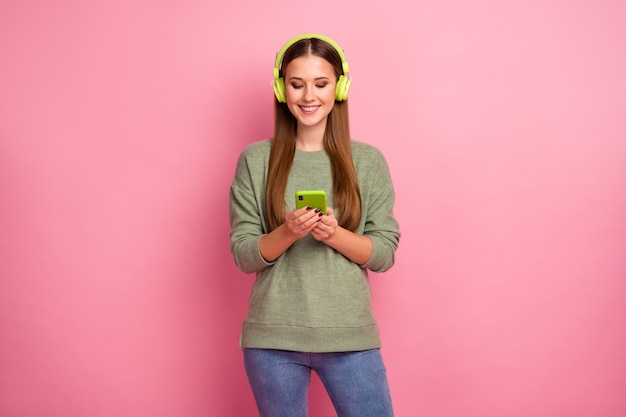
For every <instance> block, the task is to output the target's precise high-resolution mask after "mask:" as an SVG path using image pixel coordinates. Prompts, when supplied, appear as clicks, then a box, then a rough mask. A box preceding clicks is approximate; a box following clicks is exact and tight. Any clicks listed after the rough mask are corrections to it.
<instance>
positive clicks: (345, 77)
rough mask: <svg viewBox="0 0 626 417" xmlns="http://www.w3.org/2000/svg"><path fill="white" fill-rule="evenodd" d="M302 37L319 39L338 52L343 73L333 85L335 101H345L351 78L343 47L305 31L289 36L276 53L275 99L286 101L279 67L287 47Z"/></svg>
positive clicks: (281, 101)
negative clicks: (304, 32)
mask: <svg viewBox="0 0 626 417" xmlns="http://www.w3.org/2000/svg"><path fill="white" fill-rule="evenodd" d="M303 39H319V40H321V41H324V42H326V43H328V44H329V45H330V46H332V47H333V49H334V50H335V51H337V53H338V54H339V58H341V70H342V71H343V74H341V75H340V76H339V79H338V80H337V84H336V85H335V100H337V101H345V100H346V99H347V98H348V90H349V89H350V84H351V83H352V78H351V77H350V68H349V67H348V61H347V60H346V56H345V54H344V53H343V49H341V47H340V46H339V45H337V43H336V42H335V41H333V40H332V39H330V38H329V37H326V36H324V35H319V34H316V33H307V34H304V35H298V36H295V37H293V38H291V39H290V40H289V41H288V42H287V43H286V44H285V45H283V47H282V48H280V51H278V53H277V54H276V62H275V63H274V82H273V83H272V85H273V88H274V94H275V95H276V99H277V100H278V102H279V103H286V102H287V95H286V90H285V80H284V79H283V78H282V77H281V76H280V67H281V65H282V61H283V56H284V55H285V52H286V51H287V49H289V47H291V46H292V45H293V44H294V43H296V42H298V41H301V40H303Z"/></svg>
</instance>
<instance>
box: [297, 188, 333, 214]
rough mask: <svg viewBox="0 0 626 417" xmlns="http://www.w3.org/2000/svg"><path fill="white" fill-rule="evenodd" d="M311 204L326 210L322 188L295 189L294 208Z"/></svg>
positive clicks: (324, 193)
mask: <svg viewBox="0 0 626 417" xmlns="http://www.w3.org/2000/svg"><path fill="white" fill-rule="evenodd" d="M308 206H311V207H313V208H317V209H320V210H321V211H322V213H325V212H326V192H325V191H324V190H300V191H296V209H300V208H302V207H308Z"/></svg>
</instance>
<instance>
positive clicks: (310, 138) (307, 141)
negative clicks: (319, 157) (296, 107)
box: [296, 125, 326, 152]
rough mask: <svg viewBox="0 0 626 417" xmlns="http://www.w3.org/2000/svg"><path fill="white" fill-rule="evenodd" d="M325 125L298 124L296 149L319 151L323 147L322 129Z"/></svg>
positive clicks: (323, 129)
mask: <svg viewBox="0 0 626 417" xmlns="http://www.w3.org/2000/svg"><path fill="white" fill-rule="evenodd" d="M325 129H326V126H325V125H324V126H311V127H307V126H298V131H297V133H296V149H298V150H301V151H308V152H312V151H319V150H322V149H324V131H325Z"/></svg>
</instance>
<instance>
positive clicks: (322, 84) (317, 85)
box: [315, 83, 328, 88]
mask: <svg viewBox="0 0 626 417" xmlns="http://www.w3.org/2000/svg"><path fill="white" fill-rule="evenodd" d="M327 85H328V83H320V84H315V86H316V87H317V88H324V87H326V86H327Z"/></svg>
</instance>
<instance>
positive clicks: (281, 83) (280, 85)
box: [272, 77, 287, 103]
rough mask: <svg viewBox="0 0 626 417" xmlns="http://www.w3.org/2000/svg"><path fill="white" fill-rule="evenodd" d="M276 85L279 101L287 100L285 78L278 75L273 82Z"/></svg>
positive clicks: (284, 101)
mask: <svg viewBox="0 0 626 417" xmlns="http://www.w3.org/2000/svg"><path fill="white" fill-rule="evenodd" d="M272 85H273V87H274V94H275V95H276V99H277V100H278V102H279V103H286V102H287V93H286V92H285V80H284V79H283V77H278V78H276V79H275V80H274V83H273V84H272Z"/></svg>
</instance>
